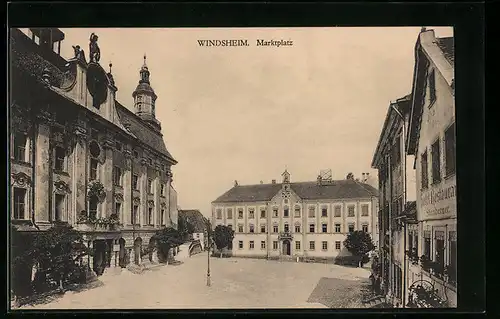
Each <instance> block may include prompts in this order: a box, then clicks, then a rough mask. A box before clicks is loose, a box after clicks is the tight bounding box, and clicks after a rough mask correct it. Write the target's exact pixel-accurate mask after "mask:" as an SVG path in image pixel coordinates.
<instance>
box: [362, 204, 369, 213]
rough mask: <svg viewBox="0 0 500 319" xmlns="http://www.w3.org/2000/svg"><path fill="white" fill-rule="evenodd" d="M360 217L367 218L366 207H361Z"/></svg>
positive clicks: (364, 205)
mask: <svg viewBox="0 0 500 319" xmlns="http://www.w3.org/2000/svg"><path fill="white" fill-rule="evenodd" d="M361 216H368V205H366V204H363V205H361Z"/></svg>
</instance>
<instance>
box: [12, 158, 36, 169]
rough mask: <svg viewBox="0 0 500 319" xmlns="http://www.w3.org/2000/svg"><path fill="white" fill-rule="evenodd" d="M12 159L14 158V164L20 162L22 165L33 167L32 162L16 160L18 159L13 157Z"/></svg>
mask: <svg viewBox="0 0 500 319" xmlns="http://www.w3.org/2000/svg"><path fill="white" fill-rule="evenodd" d="M11 160H12V164H19V165H22V166H28V167H31V163H30V162H26V161H21V160H16V159H12V158H11Z"/></svg>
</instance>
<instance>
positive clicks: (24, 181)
mask: <svg viewBox="0 0 500 319" xmlns="http://www.w3.org/2000/svg"><path fill="white" fill-rule="evenodd" d="M12 180H13V183H12V185H14V184H17V185H18V186H21V187H24V186H28V185H31V177H29V176H28V175H27V174H26V173H24V172H18V173H12Z"/></svg>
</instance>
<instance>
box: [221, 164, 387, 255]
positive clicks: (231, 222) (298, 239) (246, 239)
mask: <svg viewBox="0 0 500 319" xmlns="http://www.w3.org/2000/svg"><path fill="white" fill-rule="evenodd" d="M377 211H378V198H377V190H376V189H375V188H373V187H372V186H370V185H368V184H365V183H362V182H358V181H355V180H325V179H322V178H321V177H320V176H318V179H317V181H313V182H291V180H290V174H289V172H288V171H286V170H285V172H284V173H283V174H282V182H281V183H276V181H275V180H273V181H272V183H271V184H263V183H261V184H257V185H239V184H238V183H237V182H235V185H234V187H233V188H231V189H230V190H228V191H227V192H226V193H224V194H223V195H221V196H220V197H219V198H217V199H216V200H215V201H213V202H212V225H213V226H214V227H216V226H217V225H226V226H229V227H231V228H232V229H233V230H234V231H235V237H234V239H233V242H232V245H231V246H230V247H229V250H231V254H232V255H233V256H242V257H255V258H276V257H278V258H285V259H287V258H288V259H296V258H318V259H334V258H335V257H336V256H341V255H345V254H349V253H348V252H347V251H346V249H345V248H344V247H343V241H344V240H345V238H346V235H347V234H348V233H349V232H352V231H355V230H363V231H365V232H367V233H369V234H370V235H371V237H372V238H373V237H375V236H378V231H377V229H378V225H377V217H376V216H377V215H376V213H374V212H377Z"/></svg>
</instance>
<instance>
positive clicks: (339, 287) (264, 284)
mask: <svg viewBox="0 0 500 319" xmlns="http://www.w3.org/2000/svg"><path fill="white" fill-rule="evenodd" d="M210 263H211V270H212V272H211V274H212V286H211V287H207V286H206V270H207V255H206V254H198V255H195V256H193V257H191V258H187V259H185V262H184V263H183V264H180V265H177V266H172V265H169V266H161V267H157V268H155V269H152V270H149V271H147V272H145V273H143V274H141V275H136V274H132V273H130V272H129V271H126V270H123V271H122V273H121V274H119V275H105V276H103V277H100V278H101V280H102V281H103V283H104V284H103V285H101V286H100V287H97V288H94V289H89V290H86V291H82V292H78V293H72V292H68V293H66V294H65V295H64V296H63V297H61V298H59V299H56V300H54V301H52V302H51V303H48V304H42V305H37V306H29V307H28V306H26V307H23V308H22V309H82V308H83V309H131V308H136V309H137V308H139V309H158V308H161V309H169V308H170V309H189V308H191V309H192V308H304V307H305V308H325V307H327V306H328V307H333V308H340V307H360V303H359V298H360V294H361V293H360V290H361V287H362V286H363V285H365V284H366V280H367V278H368V276H369V271H368V270H367V269H362V268H348V267H342V266H337V265H327V264H312V263H293V262H278V261H267V260H257V259H243V258H224V259H219V258H211V259H210ZM308 301H309V302H308ZM320 302H321V303H322V304H321V303H320ZM325 305H327V306H325Z"/></svg>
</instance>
